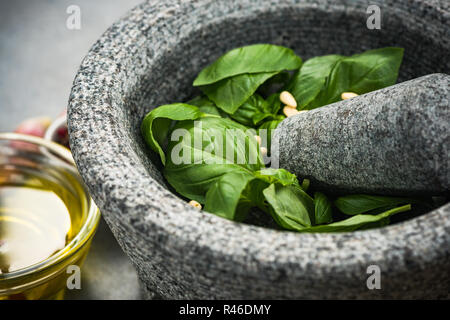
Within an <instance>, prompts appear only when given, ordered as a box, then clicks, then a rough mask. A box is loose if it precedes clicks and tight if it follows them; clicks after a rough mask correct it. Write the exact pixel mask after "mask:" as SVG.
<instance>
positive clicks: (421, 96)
mask: <svg viewBox="0 0 450 320" xmlns="http://www.w3.org/2000/svg"><path fill="white" fill-rule="evenodd" d="M271 153H272V157H274V158H273V159H274V160H272V162H273V163H278V165H279V167H281V168H285V169H287V170H289V171H291V172H293V173H295V174H296V175H297V176H298V177H299V178H309V179H311V182H312V183H313V186H315V187H316V188H317V189H326V190H328V192H335V193H340V192H349V193H372V194H392V195H419V196H420V195H441V194H446V193H448V191H449V189H450V173H449V162H450V157H449V155H450V76H449V75H446V74H431V75H427V76H424V77H420V78H417V79H414V80H410V81H407V82H403V83H400V84H397V85H394V86H391V87H387V88H384V89H381V90H377V91H374V92H371V93H368V94H364V95H361V96H358V97H355V98H352V99H348V100H344V101H340V102H337V103H333V104H331V105H329V106H326V107H322V108H318V109H315V110H311V111H308V112H301V113H299V114H297V115H295V116H292V117H289V118H287V119H285V120H284V121H283V122H282V123H281V124H280V125H279V126H278V128H277V130H275V133H274V136H273V138H272V150H271Z"/></svg>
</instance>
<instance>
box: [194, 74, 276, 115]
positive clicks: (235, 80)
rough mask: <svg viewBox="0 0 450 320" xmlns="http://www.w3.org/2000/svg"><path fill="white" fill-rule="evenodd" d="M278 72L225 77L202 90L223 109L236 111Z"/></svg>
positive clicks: (203, 87)
mask: <svg viewBox="0 0 450 320" xmlns="http://www.w3.org/2000/svg"><path fill="white" fill-rule="evenodd" d="M275 74H277V71H275V72H261V73H244V74H240V75H237V76H234V77H230V78H225V79H223V80H220V81H218V82H215V83H213V84H210V85H207V86H201V87H200V90H202V91H203V93H205V94H206V95H207V96H208V98H209V99H211V100H212V101H214V103H215V104H216V105H217V106H218V107H219V108H220V109H222V110H223V111H225V112H227V113H230V114H232V113H234V112H235V111H236V110H237V109H238V108H239V107H240V106H241V105H242V104H243V103H244V102H245V101H246V100H247V99H248V98H250V96H252V95H253V93H255V91H256V89H258V87H259V86H260V85H261V84H263V83H264V82H265V81H266V80H267V79H269V78H270V77H272V76H274V75H275Z"/></svg>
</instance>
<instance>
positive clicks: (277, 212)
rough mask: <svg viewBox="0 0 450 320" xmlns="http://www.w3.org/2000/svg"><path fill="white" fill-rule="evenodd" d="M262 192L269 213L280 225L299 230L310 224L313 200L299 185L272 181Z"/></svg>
mask: <svg viewBox="0 0 450 320" xmlns="http://www.w3.org/2000/svg"><path fill="white" fill-rule="evenodd" d="M263 194H264V197H265V199H266V200H267V202H268V203H269V205H270V209H269V212H270V214H271V215H272V217H273V218H274V220H275V221H276V222H277V223H278V224H279V225H280V226H281V227H283V228H285V229H288V230H301V229H303V228H305V227H309V226H311V219H310V215H311V213H312V212H314V201H313V199H312V198H311V197H310V196H309V195H307V194H306V192H304V191H303V190H302V189H301V188H300V187H299V186H295V185H290V186H283V185H281V184H277V183H273V184H271V185H270V186H269V187H268V188H266V189H264V191H263Z"/></svg>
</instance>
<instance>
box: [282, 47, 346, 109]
mask: <svg viewBox="0 0 450 320" xmlns="http://www.w3.org/2000/svg"><path fill="white" fill-rule="evenodd" d="M343 58H344V57H343V56H340V55H327V56H322V57H315V58H311V59H309V60H307V61H306V62H305V63H304V64H303V66H302V67H301V69H300V70H298V71H296V72H295V74H294V76H293V77H292V82H291V83H290V84H289V86H288V90H289V91H290V92H291V93H292V95H293V96H294V98H295V99H296V100H297V105H298V107H297V108H298V109H305V108H304V107H305V106H307V105H309V104H310V103H311V102H312V101H314V99H316V98H317V96H318V95H319V93H320V91H321V90H322V89H323V88H324V87H325V84H326V81H327V79H328V78H329V76H330V74H331V71H332V70H333V68H334V66H335V64H336V63H337V62H338V61H340V60H341V59H343ZM306 109H307V108H306Z"/></svg>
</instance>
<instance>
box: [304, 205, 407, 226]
mask: <svg viewBox="0 0 450 320" xmlns="http://www.w3.org/2000/svg"><path fill="white" fill-rule="evenodd" d="M408 210H411V205H405V206H402V207H397V208H394V209H390V210H387V211H385V212H383V213H380V214H377V215H371V214H358V215H356V216H353V217H351V218H348V219H345V220H342V221H338V222H333V223H330V224H325V225H320V226H313V227H309V228H303V229H298V230H297V231H299V232H350V231H355V230H361V229H368V228H370V227H379V226H382V225H386V224H387V223H388V220H386V219H389V217H390V216H392V215H394V214H396V213H400V212H404V211H408Z"/></svg>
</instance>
